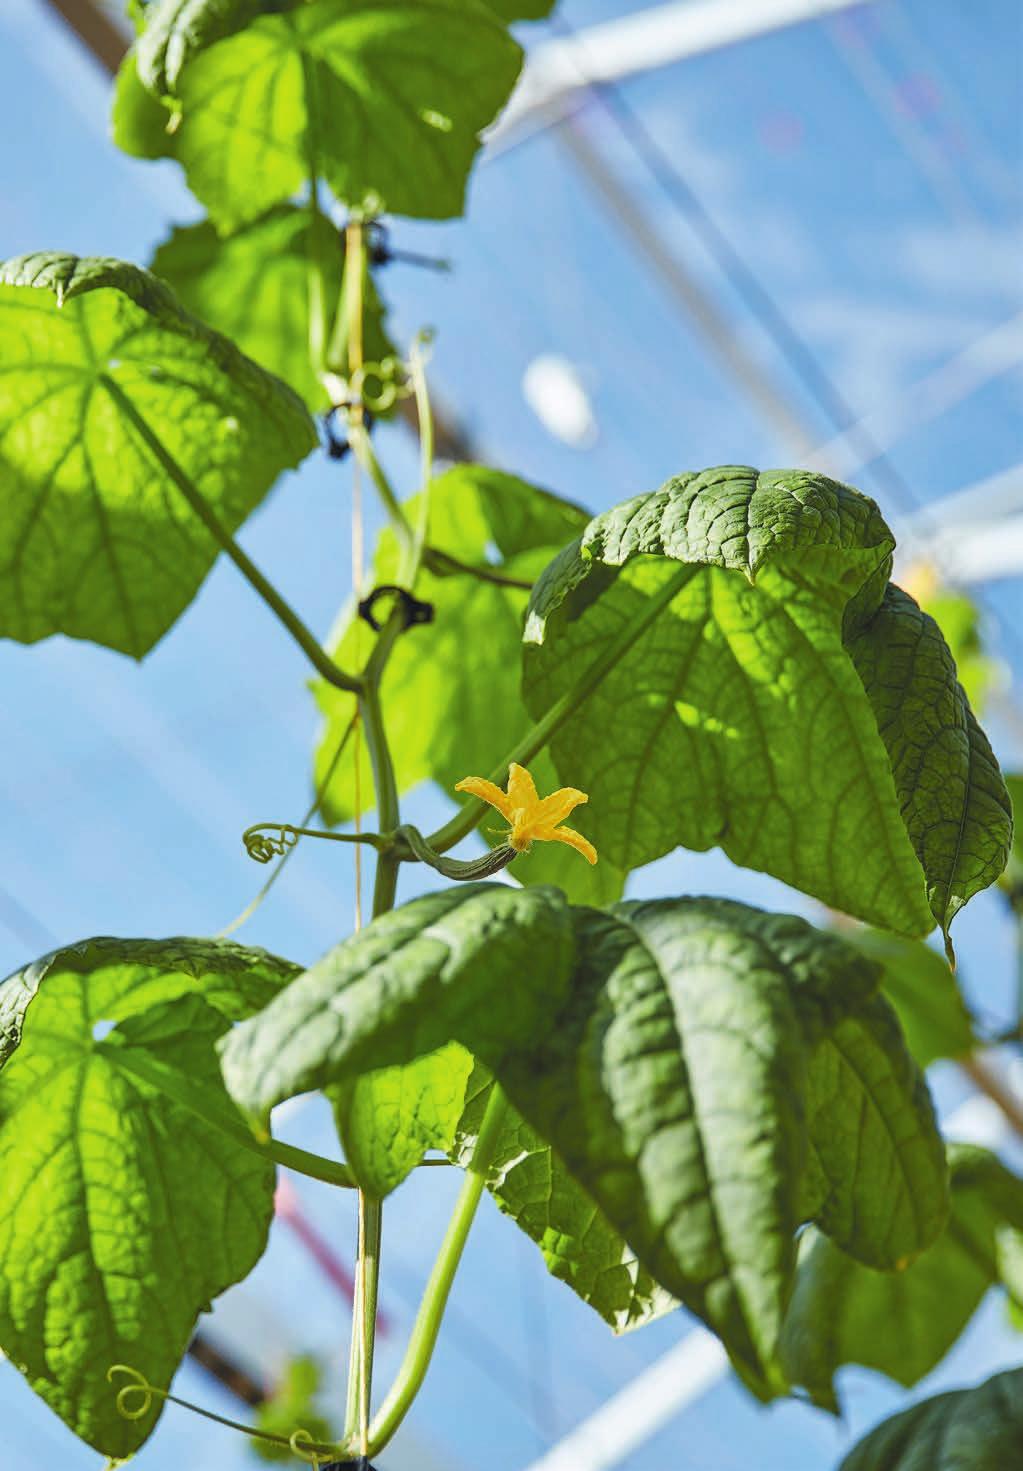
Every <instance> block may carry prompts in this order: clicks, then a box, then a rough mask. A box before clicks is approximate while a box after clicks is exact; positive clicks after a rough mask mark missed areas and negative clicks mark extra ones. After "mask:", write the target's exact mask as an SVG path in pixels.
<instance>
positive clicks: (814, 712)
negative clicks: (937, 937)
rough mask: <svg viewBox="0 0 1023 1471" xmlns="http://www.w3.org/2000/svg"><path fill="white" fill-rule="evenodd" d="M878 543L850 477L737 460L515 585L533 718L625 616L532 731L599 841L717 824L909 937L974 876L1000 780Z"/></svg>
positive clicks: (1000, 824) (672, 842)
mask: <svg viewBox="0 0 1023 1471" xmlns="http://www.w3.org/2000/svg"><path fill="white" fill-rule="evenodd" d="M892 546H893V541H892V537H891V533H890V532H889V530H888V528H887V526H886V525H885V523H884V521H883V520H882V518H881V516H880V513H879V512H878V509H877V507H876V506H875V505H874V503H873V501H870V500H868V499H867V498H866V497H865V496H861V495H860V494H858V492H856V491H855V490H852V489H850V488H849V487H847V486H843V485H840V484H838V483H837V482H835V481H832V480H828V479H827V478H826V477H824V476H821V475H816V474H810V473H806V472H801V471H768V472H763V473H758V472H756V471H754V470H751V469H748V468H746V467H741V466H740V467H735V466H724V467H721V468H719V469H715V470H707V471H704V472H702V473H700V474H695V475H694V474H686V475H681V476H678V477H677V478H675V479H673V480H670V481H668V483H667V484H666V485H665V486H664V487H663V489H661V490H659V491H657V492H655V493H654V494H652V495H646V496H639V497H637V498H635V499H634V500H631V501H627V502H625V503H624V504H623V505H620V506H617V507H615V508H614V509H613V510H611V511H608V512H606V513H604V514H603V515H600V516H597V517H596V518H595V519H594V520H593V521H592V522H591V523H590V525H589V527H588V528H587V529H586V531H585V532H584V533H583V535H582V538H581V540H580V542H579V544H578V546H577V547H576V548H575V549H574V550H573V549H569V550H568V551H566V552H565V553H564V554H563V555H562V556H561V557H560V558H557V559H556V560H555V561H554V562H553V563H552V565H551V566H550V568H549V569H548V570H547V572H546V573H545V574H544V577H543V578H542V579H541V580H540V582H539V583H538V585H537V588H536V590H535V592H534V594H533V600H532V603H531V608H530V612H529V615H528V618H527V625H526V638H527V640H528V641H529V643H530V645H531V649H530V651H529V652H528V655H527V661H526V694H527V701H528V703H529V705H530V708H531V710H532V711H533V713H534V715H535V716H538V717H539V716H541V715H542V714H543V713H544V712H545V711H546V710H547V709H548V708H549V707H550V706H551V705H552V704H553V703H554V702H555V701H556V700H557V699H558V698H560V697H561V696H563V695H565V694H566V692H567V691H568V690H570V689H571V688H572V686H573V684H574V683H575V681H577V680H578V678H579V676H580V673H581V671H584V670H585V669H586V668H587V666H588V665H590V664H592V663H593V662H594V661H595V660H596V658H597V657H598V656H599V655H600V654H601V652H602V651H603V650H605V649H606V648H607V646H608V644H609V641H611V640H612V639H616V638H619V637H620V638H623V639H626V638H628V637H629V636H630V633H632V638H631V645H630V647H629V648H628V649H627V650H626V652H625V653H624V654H623V655H622V657H621V658H620V660H619V661H618V663H617V664H616V665H615V667H614V668H613V669H612V670H611V671H610V672H609V673H608V674H607V675H606V676H605V677H604V679H603V680H602V682H601V683H600V684H599V685H598V686H597V688H596V689H595V691H594V692H593V693H592V694H590V695H589V697H588V698H587V699H586V700H585V702H584V703H583V704H582V705H581V706H580V707H579V709H578V710H577V712H576V713H575V714H574V715H573V716H572V717H571V718H570V719H569V720H567V721H566V722H565V723H564V724H563V725H562V726H561V727H560V729H559V730H558V732H557V733H556V735H555V736H554V739H553V743H552V747H551V749H552V753H553V756H554V760H555V764H556V766H557V768H558V772H559V774H560V776H561V778H562V780H563V781H567V780H568V779H569V778H568V773H569V771H570V772H571V781H572V784H573V785H575V786H579V787H581V788H583V790H585V791H588V792H589V794H590V805H589V807H588V808H587V835H588V836H589V837H590V838H591V839H592V840H593V841H594V842H595V843H596V845H597V848H598V850H599V851H601V852H602V853H604V854H606V856H607V857H608V858H610V860H611V861H612V862H613V863H616V864H618V865H619V866H621V867H623V868H626V869H628V868H634V867H636V866H638V865H640V864H643V863H647V862H649V861H650V860H651V859H654V858H657V857H659V856H660V855H661V854H664V853H667V852H670V851H671V850H672V849H673V848H674V847H676V846H677V845H679V844H682V845H683V846H685V847H688V848H695V849H704V848H709V847H712V846H714V845H716V844H719V845H720V846H721V847H722V848H723V849H724V851H725V852H726V853H727V854H728V855H729V856H730V857H731V858H732V859H734V861H735V862H737V863H740V864H744V865H745V866H747V867H751V868H757V869H762V870H764V871H766V872H768V873H772V874H774V875H775V876H776V877H778V878H781V879H784V880H785V881H786V882H788V883H790V884H793V885H794V886H795V887H797V888H800V889H803V890H804V891H805V892H807V893H810V894H813V895H814V896H816V897H817V898H820V899H822V900H824V901H825V902H826V903H828V904H830V905H832V906H834V907H835V908H838V909H844V910H846V911H847V912H849V913H851V914H855V915H857V916H859V917H860V918H863V919H867V920H869V921H871V922H873V923H876V924H880V925H883V926H884V927H885V928H888V929H892V930H896V931H899V932H903V933H908V934H914V935H923V934H926V933H927V931H928V930H929V929H930V928H931V927H932V925H933V923H934V920H937V921H938V922H939V923H940V924H941V925H942V926H943V928H945V929H947V926H948V924H949V922H950V920H951V918H952V916H953V915H954V914H955V912H956V910H957V909H958V908H959V907H961V905H962V904H963V903H965V902H966V900H967V899H968V898H969V897H970V896H971V894H974V893H976V892H977V891H978V890H979V889H981V888H983V887H984V886H985V885H987V884H990V883H991V882H993V881H994V879H995V878H996V877H997V875H998V874H999V873H1000V871H1001V869H1002V867H1003V866H1004V863H1005V854H1006V845H1007V841H1008V812H1007V801H1006V797H1005V792H1004V787H1003V785H1002V782H1001V777H1000V775H999V772H998V768H997V765H996V763H995V760H994V757H993V755H992V753H991V749H990V747H989V745H988V743H987V741H986V740H985V738H984V736H983V734H982V732H981V731H980V729H979V727H978V726H977V725H976V722H975V721H974V719H973V716H972V713H971V712H970V710H969V706H968V705H967V703H966V700H965V697H964V695H963V694H962V690H961V688H960V687H959V686H958V684H957V683H956V680H955V676H954V670H953V669H952V666H951V661H950V660H949V658H948V655H947V650H945V648H944V645H943V643H942V641H941V637H940V634H939V633H938V631H937V629H936V627H935V625H934V624H933V622H932V621H931V620H929V619H927V618H926V617H925V616H924V615H922V614H920V612H919V610H918V609H916V607H915V604H913V603H912V602H911V600H910V599H908V598H906V597H905V595H904V594H899V593H897V591H895V590H893V591H892V592H890V593H889V594H888V596H887V597H885V584H886V580H887V576H888V572H889V570H890V564H891V550H892ZM882 599H884V601H883V602H882ZM661 604H663V606H660V605H661ZM632 631H634V632H632Z"/></svg>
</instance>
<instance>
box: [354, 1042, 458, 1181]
mask: <svg viewBox="0 0 1023 1471" xmlns="http://www.w3.org/2000/svg"><path fill="white" fill-rule="evenodd" d="M471 1071H472V1058H471V1057H470V1056H469V1054H468V1053H467V1052H466V1050H465V1048H464V1047H459V1045H458V1043H457V1042H449V1043H448V1045H447V1046H446V1047H441V1048H440V1049H439V1050H438V1051H437V1052H431V1053H429V1054H428V1055H427V1056H426V1057H419V1058H417V1059H416V1060H415V1062H409V1063H406V1064H404V1066H398V1067H387V1068H380V1069H379V1070H377V1071H375V1072H369V1073H361V1074H360V1075H359V1076H358V1077H355V1078H349V1079H348V1080H347V1081H346V1082H344V1083H339V1084H338V1086H337V1087H336V1088H335V1089H332V1090H331V1098H332V1102H333V1105H334V1118H335V1120H336V1122H337V1129H338V1134H339V1135H340V1136H341V1143H342V1145H343V1147H344V1155H345V1161H346V1163H347V1165H348V1167H349V1169H350V1170H351V1171H352V1174H353V1175H354V1176H355V1178H356V1179H357V1180H358V1182H359V1184H360V1186H361V1187H362V1189H363V1190H365V1191H366V1192H367V1193H368V1194H370V1195H374V1196H378V1197H382V1196H384V1195H387V1194H388V1193H389V1192H390V1191H391V1190H395V1189H397V1187H398V1186H399V1185H400V1184H401V1182H402V1181H403V1180H404V1179H405V1178H406V1177H407V1176H408V1175H409V1174H410V1172H411V1171H412V1170H414V1169H415V1167H416V1165H418V1164H419V1162H420V1160H421V1159H422V1158H423V1155H424V1154H426V1152H427V1150H430V1149H440V1150H445V1151H446V1150H448V1149H450V1148H451V1147H452V1145H453V1143H454V1140H455V1134H456V1132H457V1130H458V1123H459V1120H460V1119H461V1117H462V1109H463V1105H464V1102H465V1085H466V1083H467V1081H468V1078H469V1074H470V1073H471Z"/></svg>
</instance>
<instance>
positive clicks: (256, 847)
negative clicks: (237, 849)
mask: <svg viewBox="0 0 1023 1471" xmlns="http://www.w3.org/2000/svg"><path fill="white" fill-rule="evenodd" d="M267 828H269V829H270V831H269V832H267V831H263V830H262V829H267ZM298 837H299V835H298V831H297V830H296V829H295V828H293V827H291V826H290V825H289V824H288V823H286V822H273V823H270V822H265V823H258V824H257V825H256V826H255V827H250V828H246V830H245V832H243V833H242V842H243V843H244V844H245V851H246V853H247V854H248V855H249V857H250V858H254V859H255V861H256V862H257V863H269V862H270V860H271V858H278V857H283V855H284V854H285V853H286V852H287V851H288V849H289V848H294V846H295V844H296V843H297V842H298Z"/></svg>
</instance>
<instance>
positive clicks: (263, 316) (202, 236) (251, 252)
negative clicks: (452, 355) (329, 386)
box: [152, 204, 395, 409]
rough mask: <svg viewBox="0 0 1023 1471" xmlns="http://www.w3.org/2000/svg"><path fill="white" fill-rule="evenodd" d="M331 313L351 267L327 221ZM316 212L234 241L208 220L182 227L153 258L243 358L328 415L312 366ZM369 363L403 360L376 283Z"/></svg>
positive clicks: (299, 213) (279, 212) (370, 296)
mask: <svg viewBox="0 0 1023 1471" xmlns="http://www.w3.org/2000/svg"><path fill="white" fill-rule="evenodd" d="M322 226H323V229H322V239H323V241H324V242H325V258H324V261H323V265H324V267H325V271H324V287H325V306H326V309H327V311H328V312H329V313H330V315H331V316H333V314H334V312H335V311H336V309H337V300H338V291H339V288H340V285H341V272H342V269H343V266H344V250H343V247H342V236H341V234H340V233H339V232H338V231H337V230H335V229H334V228H333V227H332V226H331V225H330V224H329V223H328V222H327V221H326V220H322ZM309 233H310V217H309V211H308V209H297V208H296V207H295V206H293V205H286V204H285V205H278V206H277V207H276V208H274V209H272V210H270V211H269V212H268V213H267V214H265V215H263V217H262V218H261V219H258V220H255V221H254V222H253V223H252V224H251V225H246V226H244V227H243V228H242V229H241V230H239V231H238V232H237V233H236V234H234V235H228V236H220V235H218V234H217V232H216V230H215V229H214V228H213V225H212V224H211V223H210V222H209V221H208V220H204V221H203V222H202V223H201V224H198V225H186V226H179V227H178V229H176V230H175V231H174V232H173V234H172V235H171V236H170V238H169V239H168V240H166V241H165V242H164V244H163V245H161V246H160V248H159V249H158V250H157V252H156V254H155V255H154V257H153V262H152V269H153V272H154V273H155V274H156V275H157V276H159V277H161V279H162V280H164V281H166V282H167V283H168V284H169V285H170V286H171V287H173V289H174V291H175V292H176V294H177V296H178V299H179V300H180V301H181V302H182V304H183V305H184V306H185V307H187V309H188V310H189V311H190V312H194V313H195V315H196V316H197V317H201V318H202V319H203V321H204V322H208V323H209V324H210V326H211V327H215V328H216V329H217V331H218V332H223V333H224V334H225V336H227V337H230V338H231V339H232V340H233V341H234V342H236V343H237V344H238V346H239V347H240V348H241V349H242V351H243V352H246V353H248V355H249V356H250V357H252V358H254V359H255V360H256V362H257V363H259V364H261V365H262V367H264V368H268V369H269V371H270V372H271V373H276V374H277V376H278V377H279V378H283V379H284V381H285V382H286V383H289V384H290V385H291V387H292V388H294V389H295V391H296V392H297V393H300V394H301V395H302V397H303V398H304V399H305V401H306V403H307V404H308V405H309V407H310V408H312V409H324V408H326V406H327V404H328V402H329V400H328V395H327V393H326V390H325V389H324V387H323V384H322V383H321V382H320V380H319V378H318V377H317V376H316V375H315V373H314V372H313V369H312V367H311V365H310V351H309V293H308V273H309V269H310V266H309V249H310V246H309ZM363 349H364V356H365V360H366V361H367V362H381V361H382V360H383V359H384V358H386V357H388V356H390V355H392V354H393V353H394V352H395V348H394V344H393V343H392V342H391V341H390V339H389V338H388V336H387V333H386V330H385V327H384V308H383V305H382V303H381V301H380V298H379V296H378V295H377V293H376V288H375V287H374V286H373V283H372V282H369V285H368V290H367V296H366V302H365V307H364V316H363Z"/></svg>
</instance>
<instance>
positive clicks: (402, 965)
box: [223, 884, 574, 1115]
mask: <svg viewBox="0 0 1023 1471" xmlns="http://www.w3.org/2000/svg"><path fill="white" fill-rule="evenodd" d="M573 948H574V946H573V940H572V923H571V915H570V911H569V908H568V905H567V904H566V903H565V900H564V898H563V897H562V896H561V895H560V894H559V893H558V892H557V890H555V889H550V888H536V889H514V888H512V887H511V886H510V885H505V884H458V885H455V886H454V887H452V888H449V889H445V890H443V891H441V892H440V893H437V894H426V895H424V896H423V897H422V898H421V899H413V900H412V902H411V903H409V904H404V905H402V907H401V908H400V909H395V910H393V911H392V912H391V913H390V914H385V915H383V916H382V917H381V918H379V919H376V920H374V921H373V923H372V924H371V925H368V926H367V927H366V928H365V929H363V930H360V931H359V932H358V933H357V934H356V935H353V936H352V937H351V938H350V939H348V940H345V941H344V942H343V943H342V944H340V945H338V946H336V947H335V949H333V950H331V951H330V952H329V953H328V954H327V955H326V956H324V958H323V959H322V960H320V961H319V962H318V963H317V964H316V965H314V966H313V967H312V969H311V970H308V971H307V972H306V973H305V975H304V976H302V977H301V979H300V982H299V983H298V984H296V985H292V986H289V987H288V988H287V990H286V991H284V992H282V993H281V995H280V996H278V997H276V998H275V1000H274V1001H273V1002H271V1004H270V1005H269V1006H268V1007H267V1008H266V1009H265V1010H264V1011H263V1012H262V1013H261V1014H260V1017H259V1020H258V1023H257V1024H256V1025H252V1026H248V1027H242V1028H238V1029H237V1030H236V1031H235V1032H234V1033H232V1035H231V1037H230V1038H229V1039H228V1043H227V1045H226V1047H225V1052H224V1059H223V1060H224V1069H225V1072H224V1076H225V1078H226V1079H227V1083H228V1088H229V1089H230V1091H231V1094H232V1096H233V1097H234V1098H236V1099H237V1100H238V1102H239V1103H240V1104H241V1106H242V1107H243V1108H245V1109H247V1110H248V1111H249V1112H251V1113H254V1114H258V1115H264V1114H268V1113H269V1111H270V1109H271V1108H272V1107H273V1105H274V1104H275V1103H279V1102H280V1101H281V1100H282V1099H284V1098H289V1097H291V1096H292V1095H293V1094H294V1093H296V1092H304V1091H307V1090H308V1089H310V1088H322V1087H326V1086H328V1085H330V1084H333V1083H343V1082H344V1081H345V1080H346V1079H348V1078H352V1077H355V1076H357V1075H358V1074H360V1073H363V1072H368V1071H371V1070H373V1069H375V1068H384V1067H393V1066H395V1065H400V1064H404V1063H411V1062H414V1061H415V1060H416V1059H417V1058H420V1057H424V1056H426V1055H427V1054H429V1053H432V1052H436V1051H437V1049H438V1048H440V1047H443V1046H444V1045H445V1044H446V1043H448V1042H451V1041H460V1040H461V1035H460V1034H461V1033H462V1032H463V1031H466V1030H467V1031H471V1032H472V1033H473V1035H474V1036H475V1035H476V1033H477V1032H479V1033H481V1034H489V1035H490V1038H491V1047H499V1046H502V1045H504V1044H505V1042H506V1040H507V1039H508V1038H511V1037H521V1038H522V1039H523V1040H525V1039H528V1038H530V1037H532V1036H534V1035H535V1034H536V1033H537V1032H538V1031H539V1030H540V1029H542V1028H543V1027H544V1026H545V1025H546V1023H547V1020H548V1018H549V1016H550V1013H551V1009H552V1006H553V1005H554V1004H556V1001H557V998H558V997H560V996H562V995H563V994H564V992H565V989H566V987H567V985H568V982H569V976H570V973H571V965H572V955H573ZM339 997H343V998H344V1004H343V1007H342V1006H340V1005H339ZM299 1080H301V1082H299ZM296 1085H298V1086H296Z"/></svg>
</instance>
